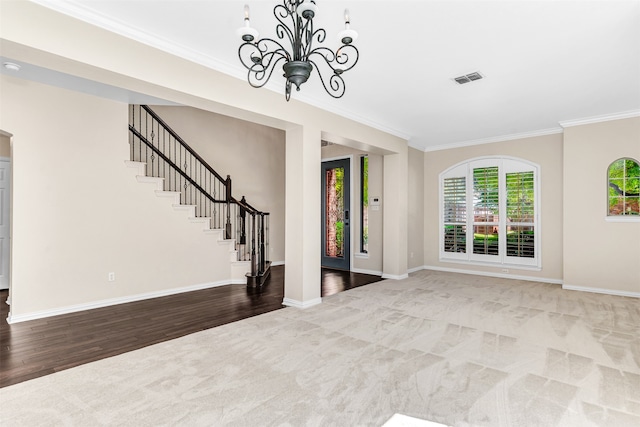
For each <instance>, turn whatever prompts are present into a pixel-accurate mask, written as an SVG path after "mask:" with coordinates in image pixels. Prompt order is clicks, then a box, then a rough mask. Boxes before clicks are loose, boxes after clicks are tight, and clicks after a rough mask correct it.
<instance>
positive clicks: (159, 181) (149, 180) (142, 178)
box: [136, 175, 164, 190]
mask: <svg viewBox="0 0 640 427" xmlns="http://www.w3.org/2000/svg"><path fill="white" fill-rule="evenodd" d="M136 180H137V181H138V182H141V183H143V184H155V185H156V190H162V189H163V188H164V178H156V177H155V176H146V175H137V176H136Z"/></svg>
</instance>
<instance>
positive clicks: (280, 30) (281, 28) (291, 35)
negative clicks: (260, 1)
mask: <svg viewBox="0 0 640 427" xmlns="http://www.w3.org/2000/svg"><path fill="white" fill-rule="evenodd" d="M285 4H286V0H285ZM273 16H275V17H276V20H277V21H278V24H277V25H276V35H277V36H278V38H279V39H283V40H284V37H285V35H286V36H287V38H288V39H289V42H290V43H291V46H293V44H294V40H295V30H296V22H295V14H293V13H291V11H290V10H289V9H288V8H287V7H286V6H284V5H282V4H279V5H277V6H276V7H274V8H273ZM288 16H290V17H291V21H292V22H293V30H292V29H291V28H289V25H287V23H286V22H285V21H284V20H285V19H286V18H287V17H288Z"/></svg>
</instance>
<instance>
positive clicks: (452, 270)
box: [422, 265, 562, 285]
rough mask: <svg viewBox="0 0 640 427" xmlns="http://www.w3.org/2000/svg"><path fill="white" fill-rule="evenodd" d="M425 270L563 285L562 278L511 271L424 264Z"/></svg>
mask: <svg viewBox="0 0 640 427" xmlns="http://www.w3.org/2000/svg"><path fill="white" fill-rule="evenodd" d="M422 267H423V269H424V270H434V271H444V272H447V273H462V274H472V275H474V276H487V277H499V278H501V279H514V280H527V281H530V282H541V283H551V284H553V285H562V279H552V278H548V277H533V276H522V275H518V274H509V273H493V272H490V271H478V270H465V269H462V268H448V267H437V266H434V265H424V266H422Z"/></svg>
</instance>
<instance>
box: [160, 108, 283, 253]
mask: <svg viewBox="0 0 640 427" xmlns="http://www.w3.org/2000/svg"><path fill="white" fill-rule="evenodd" d="M152 109H153V110H154V111H155V112H157V113H158V114H159V115H160V117H161V118H162V120H164V121H165V122H166V123H167V124H168V125H169V126H170V127H171V128H172V129H173V130H175V131H176V132H177V133H178V135H180V137H181V138H183V139H184V140H185V141H186V142H187V144H189V145H190V146H191V148H193V149H194V150H195V151H196V152H197V153H198V154H199V155H200V156H202V158H204V159H205V160H206V161H207V163H209V165H211V167H213V168H214V169H215V170H216V172H218V173H219V174H220V175H222V176H223V177H226V176H227V175H231V179H232V189H233V196H234V197H236V198H237V199H238V200H239V199H240V198H241V197H242V196H246V198H247V202H249V204H250V205H252V206H254V207H255V208H256V209H259V210H261V211H264V212H269V213H270V216H269V238H270V240H269V252H270V253H269V258H268V259H269V260H271V261H274V262H279V263H282V262H284V215H285V214H284V202H285V200H284V199H285V197H284V184H285V163H284V159H285V152H284V147H285V132H284V131H282V130H280V129H275V128H272V127H268V126H263V125H259V124H256V123H251V122H247V121H245V120H239V119H236V118H233V117H229V116H224V115H221V114H215V113H211V112H208V111H204V110H199V109H197V108H190V107H166V106H152Z"/></svg>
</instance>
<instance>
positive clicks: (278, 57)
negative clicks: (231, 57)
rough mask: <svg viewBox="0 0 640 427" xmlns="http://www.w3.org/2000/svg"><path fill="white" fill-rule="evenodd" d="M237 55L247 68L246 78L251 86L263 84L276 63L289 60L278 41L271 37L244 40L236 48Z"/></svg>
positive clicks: (287, 54) (267, 79) (269, 76)
mask: <svg viewBox="0 0 640 427" xmlns="http://www.w3.org/2000/svg"><path fill="white" fill-rule="evenodd" d="M270 43H271V44H273V50H271V51H269V44H270ZM238 57H239V58H240V62H241V63H242V65H243V66H244V67H245V68H246V69H247V70H248V74H247V80H248V82H249V84H250V85H251V86H253V87H256V88H258V87H262V86H264V85H265V84H266V83H267V82H268V81H269V79H270V78H271V74H273V71H274V69H275V67H276V65H277V64H278V63H279V62H280V61H282V60H284V61H287V62H288V61H290V60H291V57H290V55H289V53H288V52H287V50H286V49H284V48H283V47H282V45H281V44H280V43H278V42H277V41H275V40H272V39H261V40H260V41H258V42H256V43H253V42H246V43H243V44H242V45H240V48H238Z"/></svg>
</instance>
